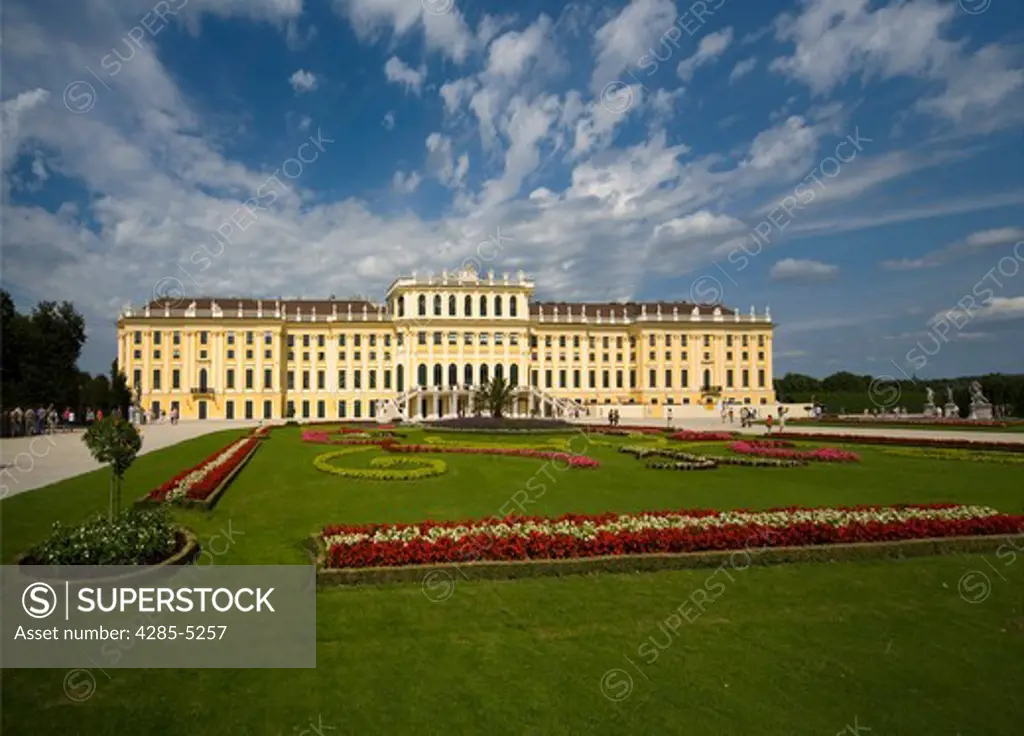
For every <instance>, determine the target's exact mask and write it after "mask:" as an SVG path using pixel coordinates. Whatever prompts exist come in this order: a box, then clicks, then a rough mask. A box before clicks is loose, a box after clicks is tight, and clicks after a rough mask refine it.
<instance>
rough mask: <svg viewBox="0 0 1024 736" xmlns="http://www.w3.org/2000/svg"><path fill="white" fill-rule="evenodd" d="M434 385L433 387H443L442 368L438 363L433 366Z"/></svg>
mask: <svg viewBox="0 0 1024 736" xmlns="http://www.w3.org/2000/svg"><path fill="white" fill-rule="evenodd" d="M434 385H435V386H443V385H444V368H442V367H441V364H440V363H435V364H434Z"/></svg>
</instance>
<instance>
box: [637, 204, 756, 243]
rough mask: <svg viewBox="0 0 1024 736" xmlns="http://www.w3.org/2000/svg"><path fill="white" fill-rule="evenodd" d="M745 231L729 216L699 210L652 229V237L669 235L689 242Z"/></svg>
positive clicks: (737, 221)
mask: <svg viewBox="0 0 1024 736" xmlns="http://www.w3.org/2000/svg"><path fill="white" fill-rule="evenodd" d="M744 229H746V226H745V225H744V224H743V223H742V222H740V221H739V220H737V219H736V218H734V217H730V216H729V215H716V214H714V213H712V212H709V211H708V210H699V211H697V212H694V213H693V214H692V215H687V216H686V217H677V218H675V219H672V220H669V221H668V222H665V223H663V224H661V225H658V226H656V227H655V228H654V237H656V238H657V237H661V236H663V235H669V236H671V237H673V238H676V239H678V240H689V239H692V238H698V237H708V236H712V235H725V234H728V233H735V232H737V231H739V230H744Z"/></svg>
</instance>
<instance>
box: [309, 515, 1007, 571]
mask: <svg viewBox="0 0 1024 736" xmlns="http://www.w3.org/2000/svg"><path fill="white" fill-rule="evenodd" d="M460 527H461V528H460ZM1022 531H1024V516H1009V515H1004V514H1000V513H998V512H996V511H995V510H993V509H988V508H984V507H967V506H957V505H954V504H934V505H927V506H916V505H914V506H910V505H904V506H896V507H879V506H858V507H853V508H846V507H841V508H837V509H801V508H795V507H791V508H784V509H770V510H769V511H764V512H754V511H745V510H738V511H730V512H720V511H712V510H706V509H699V510H694V511H674V512H654V513H647V514H636V515H626V514H616V513H608V514H600V515H597V516H583V515H574V514H569V515H566V516H562V517H559V518H557V519H545V518H541V517H507V518H505V519H495V520H483V521H462V522H433V521H427V522H424V523H421V524H395V525H388V524H371V525H361V526H329V527H327V528H325V529H324V530H323V532H322V533H321V537H322V539H323V540H324V542H325V544H326V545H327V555H326V561H325V565H326V566H327V567H330V568H364V567H395V566H403V565H423V564H434V563H451V562H453V561H463V560H478V561H503V560H552V559H566V558H580V557H605V556H617V555H630V554H650V553H683V552H698V551H703V550H732V549H748V548H758V547H792V546H804V545H828V544H841V543H850V542H888V541H897V540H905V539H932V538H940V537H960V536H980V535H992V534H1015V533H1021V532H1022Z"/></svg>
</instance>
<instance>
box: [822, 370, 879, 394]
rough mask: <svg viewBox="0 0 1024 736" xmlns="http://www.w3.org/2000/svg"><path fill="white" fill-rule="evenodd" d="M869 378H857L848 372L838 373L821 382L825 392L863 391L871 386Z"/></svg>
mask: <svg viewBox="0 0 1024 736" xmlns="http://www.w3.org/2000/svg"><path fill="white" fill-rule="evenodd" d="M871 381H872V378H871V376H858V375H856V374H854V373H850V372H848V371H839V373H833V374H832V375H831V376H828V377H826V378H825V379H824V380H822V382H821V387H822V389H824V390H825V391H864V390H867V389H868V387H869V386H870V385H871Z"/></svg>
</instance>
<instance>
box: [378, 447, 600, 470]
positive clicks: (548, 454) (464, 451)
mask: <svg viewBox="0 0 1024 736" xmlns="http://www.w3.org/2000/svg"><path fill="white" fill-rule="evenodd" d="M382 447H383V449H385V450H387V451H388V452H409V453H415V452H451V453H456V454H459V455H506V456H512V457H532V458H538V459H541V460H559V461H561V462H565V463H568V464H569V467H572V468H596V467H598V466H599V465H600V463H599V462H597V460H595V459H594V458H592V457H587V456H586V455H570V454H569V453H567V452H555V451H548V450H531V449H529V448H526V447H523V448H519V447H450V446H446V445H397V444H387V445H383V446H382Z"/></svg>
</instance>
